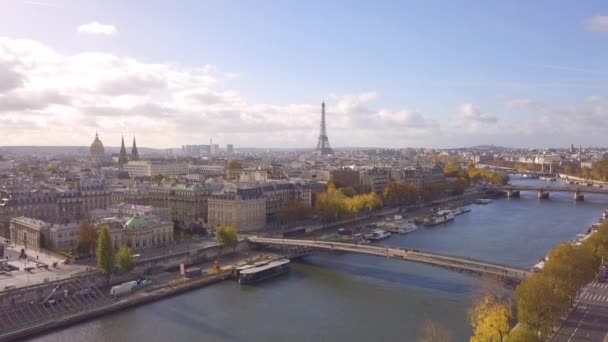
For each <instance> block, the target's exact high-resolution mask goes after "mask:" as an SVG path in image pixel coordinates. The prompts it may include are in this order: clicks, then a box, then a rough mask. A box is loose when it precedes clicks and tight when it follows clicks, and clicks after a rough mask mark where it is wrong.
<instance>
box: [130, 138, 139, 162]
mask: <svg viewBox="0 0 608 342" xmlns="http://www.w3.org/2000/svg"><path fill="white" fill-rule="evenodd" d="M131 160H139V152H138V151H137V144H136V143H135V137H133V148H131Z"/></svg>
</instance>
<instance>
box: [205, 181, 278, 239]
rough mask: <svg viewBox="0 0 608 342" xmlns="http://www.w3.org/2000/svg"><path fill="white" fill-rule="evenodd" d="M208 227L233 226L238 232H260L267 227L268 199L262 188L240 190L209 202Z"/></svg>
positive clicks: (216, 197) (219, 196)
mask: <svg viewBox="0 0 608 342" xmlns="http://www.w3.org/2000/svg"><path fill="white" fill-rule="evenodd" d="M208 203H209V207H208V213H209V216H208V226H209V227H210V228H212V229H215V228H217V227H218V226H220V225H224V226H232V227H234V228H235V229H236V230H237V231H238V232H247V231H259V230H262V229H264V228H265V226H266V199H265V198H264V197H263V193H262V189H261V188H253V189H238V190H237V191H236V192H233V193H223V194H216V195H213V196H211V197H210V198H209V200H208Z"/></svg>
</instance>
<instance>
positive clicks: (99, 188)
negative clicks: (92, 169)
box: [76, 179, 112, 218]
mask: <svg viewBox="0 0 608 342" xmlns="http://www.w3.org/2000/svg"><path fill="white" fill-rule="evenodd" d="M78 193H79V197H80V200H81V201H82V210H81V212H80V213H81V214H82V213H88V212H89V211H91V210H93V209H104V208H107V207H108V206H109V205H110V203H111V197H112V193H111V192H110V191H109V190H108V189H107V188H106V186H105V181H104V180H103V179H82V180H80V181H79V182H78ZM76 218H80V215H79V216H78V217H76Z"/></svg>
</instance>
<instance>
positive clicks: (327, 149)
mask: <svg viewBox="0 0 608 342" xmlns="http://www.w3.org/2000/svg"><path fill="white" fill-rule="evenodd" d="M315 153H316V154H320V155H323V156H326V155H331V154H333V153H334V151H333V150H332V149H331V146H329V138H328V137H327V127H325V101H323V102H321V132H320V133H319V142H318V143H317V149H316V150H315Z"/></svg>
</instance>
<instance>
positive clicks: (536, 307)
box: [515, 270, 569, 337]
mask: <svg viewBox="0 0 608 342" xmlns="http://www.w3.org/2000/svg"><path fill="white" fill-rule="evenodd" d="M515 300H516V302H517V318H518V320H519V323H521V324H523V325H524V326H525V327H526V328H527V329H530V330H531V331H533V332H537V333H540V335H541V337H543V336H544V337H547V336H548V335H549V334H550V333H551V331H552V330H553V327H554V324H555V323H556V322H557V320H558V319H559V317H560V316H561V314H562V313H563V312H564V311H565V310H566V309H567V308H568V305H569V298H568V297H567V296H565V295H564V293H563V292H561V291H558V290H557V280H556V279H555V278H554V277H553V276H551V274H548V273H546V272H544V270H543V272H540V273H534V274H532V275H531V276H530V277H528V278H527V279H526V280H524V281H523V282H522V283H521V284H520V285H519V286H517V288H516V289H515Z"/></svg>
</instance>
